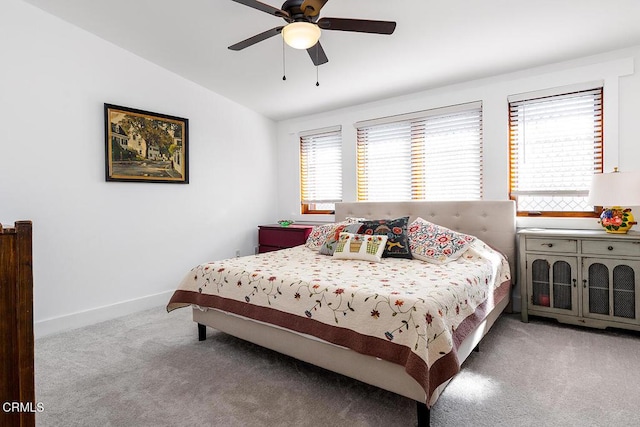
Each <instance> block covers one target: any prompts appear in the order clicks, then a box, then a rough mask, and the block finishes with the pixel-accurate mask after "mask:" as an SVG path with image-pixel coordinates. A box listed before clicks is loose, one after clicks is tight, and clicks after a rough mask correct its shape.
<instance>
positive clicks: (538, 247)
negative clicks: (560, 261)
mask: <svg viewBox="0 0 640 427" xmlns="http://www.w3.org/2000/svg"><path fill="white" fill-rule="evenodd" d="M527 251H532V252H538V251H542V252H558V253H565V254H566V253H576V252H578V241H577V240H572V239H554V238H550V239H545V238H534V239H532V238H529V237H527Z"/></svg>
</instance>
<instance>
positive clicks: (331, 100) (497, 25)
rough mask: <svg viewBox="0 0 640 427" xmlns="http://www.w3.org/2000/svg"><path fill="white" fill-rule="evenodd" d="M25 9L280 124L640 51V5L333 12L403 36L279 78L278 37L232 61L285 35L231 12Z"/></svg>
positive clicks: (108, 6)
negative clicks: (237, 47) (383, 24)
mask: <svg viewBox="0 0 640 427" xmlns="http://www.w3.org/2000/svg"><path fill="white" fill-rule="evenodd" d="M25 1H26V2H27V3H31V4H33V5H35V6H37V7H39V8H41V9H43V10H45V11H47V12H49V13H51V14H53V15H56V16H58V17H60V18H62V19H63V20H65V21H68V22H69V23H71V24H73V25H76V26H78V27H80V28H83V29H85V30H87V31H89V32H91V33H93V34H95V35H97V36H99V37H101V38H103V39H105V40H108V41H110V42H112V43H114V44H116V45H118V46H120V47H122V48H123V49H126V50H128V51H130V52H133V53H134V54H136V55H139V56H141V57H143V58H145V59H147V60H149V61H151V62H153V63H156V64H158V65H160V66H161V67H164V68H166V69H168V70H170V71H172V72H174V73H176V74H179V75H181V76H183V77H185V78H187V79H189V80H191V81H193V82H195V83H197V84H199V85H201V86H203V87H205V88H208V89H210V90H212V91H214V92H216V93H218V94H221V95H223V96H225V97H227V98H229V99H231V100H233V101H236V102H238V103H240V104H243V105H245V106H247V107H248V108H250V109H252V110H255V111H257V112H259V113H261V114H263V115H264V116H266V117H269V118H271V119H273V120H283V119H287V118H292V117H297V116H301V115H306V114H311V113H317V112H322V111H327V110H332V109H335V108H339V107H344V106H349V105H353V104H358V103H362V102H368V101H375V100H379V99H384V98H387V97H390V96H394V95H402V94H407V93H410V92H413V91H418V90H424V89H428V88H433V87H437V86H442V85H445V84H450V83H455V82H461V81H466V80H470V79H475V78H482V77H488V76H491V75H496V74H501V73H505V72H511V71H517V70H521V69H525V68H529V67H533V66H539V65H545V64H549V63H554V62H558V61H563V60H568V59H573V58H578V57H583V56H588V55H592V54H597V53H601V52H606V51H610V50H614V49H619V48H625V47H630V46H636V45H640V25H639V24H638V19H639V18H640V1H638V0H615V1H605V0H563V1H558V0H535V1H531V0H484V1H475V0H448V1H442V0H438V1H436V0H412V1H408V0H394V1H390V0H329V2H328V3H327V4H326V6H325V7H324V8H323V9H322V13H321V16H325V17H341V18H358V19H374V20H389V21H396V22H397V28H396V31H395V33H394V34H393V35H390V36H385V35H376V34H362V33H348V32H342V31H323V33H322V36H321V39H320V40H321V42H322V45H323V47H324V50H325V52H326V54H327V56H328V58H329V62H328V63H327V64H324V65H322V66H320V67H318V69H316V67H315V66H314V65H313V63H312V62H311V60H310V59H309V56H308V54H307V52H305V51H298V50H294V49H292V48H289V47H286V48H284V55H285V58H284V66H283V43H282V39H281V37H280V36H276V37H273V38H270V39H268V40H265V41H263V42H260V43H258V44H256V45H254V46H251V47H249V48H246V49H244V50H242V51H238V52H234V51H231V50H228V49H227V46H230V45H232V44H234V43H236V42H239V41H241V40H244V39H246V38H248V37H250V36H253V35H255V34H258V33H260V32H262V31H265V30H268V29H270V28H273V27H276V26H279V25H283V24H284V21H283V20H282V19H280V18H277V17H274V16H270V15H268V14H266V13H264V12H260V11H258V10H255V9H251V8H249V7H246V6H244V5H242V4H238V3H236V2H233V1H232V0H180V1H179V0H109V1H98V0H25ZM263 3H267V4H269V5H272V6H275V7H280V6H281V4H280V3H278V2H272V1H269V0H264V1H263ZM43 36H45V35H43ZM283 68H285V70H283ZM283 72H286V77H287V79H286V81H283V80H282V76H283ZM316 72H317V74H318V78H319V82H320V85H319V86H316V84H315V83H316Z"/></svg>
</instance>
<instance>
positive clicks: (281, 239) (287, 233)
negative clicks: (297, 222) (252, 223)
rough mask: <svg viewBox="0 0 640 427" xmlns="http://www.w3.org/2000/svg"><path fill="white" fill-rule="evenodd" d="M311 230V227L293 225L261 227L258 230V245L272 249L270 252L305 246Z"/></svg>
mask: <svg viewBox="0 0 640 427" xmlns="http://www.w3.org/2000/svg"><path fill="white" fill-rule="evenodd" d="M311 228H312V227H310V226H309V227H306V226H293V225H292V226H289V227H279V226H275V227H274V226H260V229H259V230H258V243H259V244H260V246H261V247H262V246H265V247H267V246H268V247H270V248H269V250H273V249H274V248H279V249H283V248H291V247H293V246H298V245H304V243H305V242H306V241H307V237H309V233H310V232H311ZM265 249H266V248H265Z"/></svg>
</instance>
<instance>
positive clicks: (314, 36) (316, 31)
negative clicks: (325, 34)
mask: <svg viewBox="0 0 640 427" xmlns="http://www.w3.org/2000/svg"><path fill="white" fill-rule="evenodd" d="M282 38H284V41H285V42H286V43H287V44H288V45H289V46H291V47H292V48H294V49H309V48H310V47H313V46H315V44H316V43H318V40H319V39H320V28H319V27H318V26H317V25H316V24H312V23H310V22H292V23H291V24H288V25H287V26H285V27H284V28H283V29H282Z"/></svg>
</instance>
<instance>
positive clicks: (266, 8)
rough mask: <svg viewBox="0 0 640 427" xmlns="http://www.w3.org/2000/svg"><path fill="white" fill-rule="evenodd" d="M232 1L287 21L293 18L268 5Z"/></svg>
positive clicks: (241, 0) (249, 0) (248, 0)
mask: <svg viewBox="0 0 640 427" xmlns="http://www.w3.org/2000/svg"><path fill="white" fill-rule="evenodd" d="M232 1H234V2H236V3H240V4H243V5H245V6H249V7H252V8H254V9H258V10H261V11H263V12H266V13H268V14H269V15H274V16H279V17H280V18H285V19H289V18H291V17H290V16H289V13H288V12H285V11H284V10H282V9H278V8H277V7H273V6H269V5H268V4H264V3H261V2H259V1H256V0H232Z"/></svg>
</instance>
